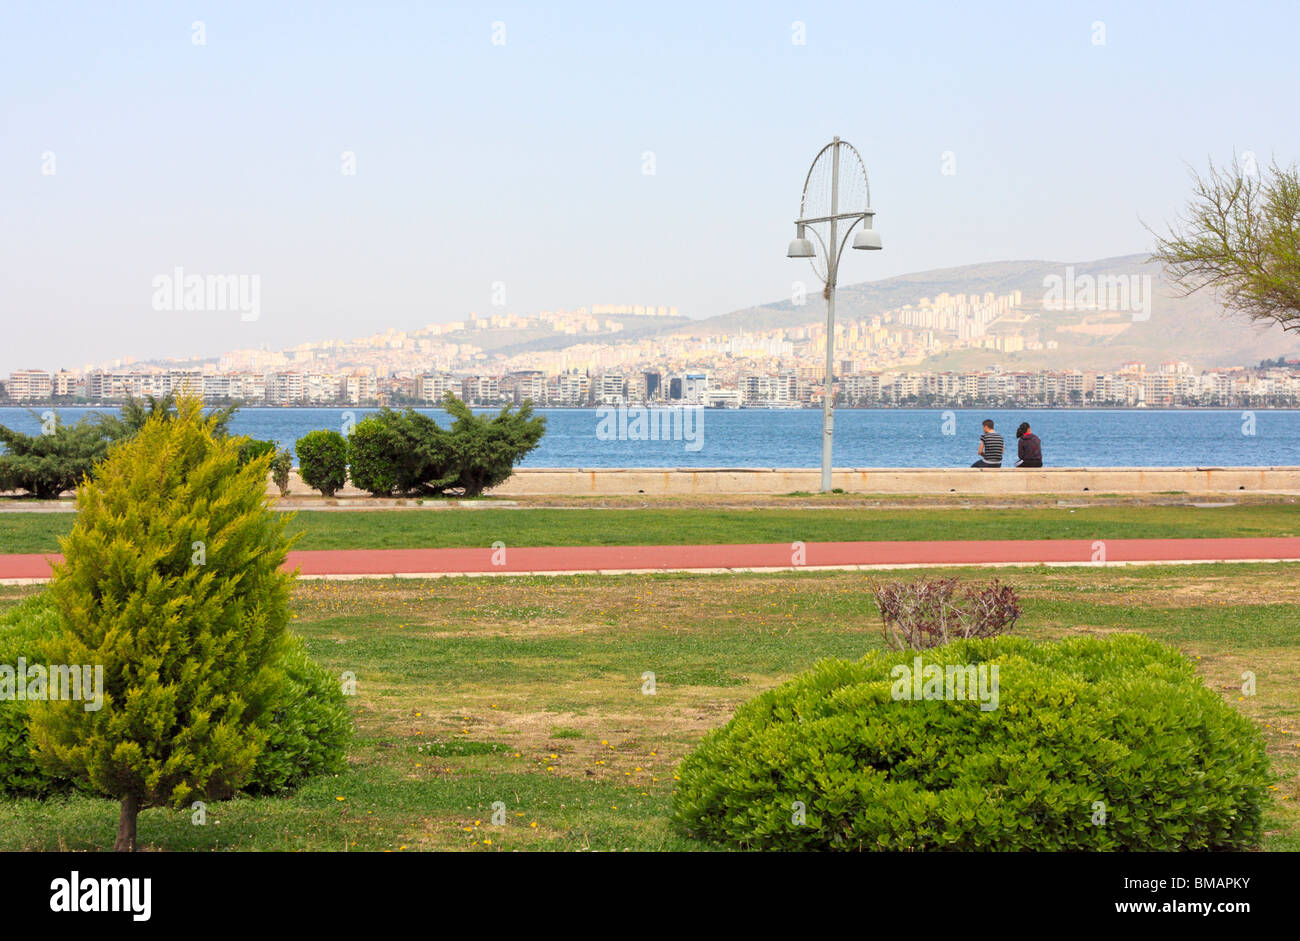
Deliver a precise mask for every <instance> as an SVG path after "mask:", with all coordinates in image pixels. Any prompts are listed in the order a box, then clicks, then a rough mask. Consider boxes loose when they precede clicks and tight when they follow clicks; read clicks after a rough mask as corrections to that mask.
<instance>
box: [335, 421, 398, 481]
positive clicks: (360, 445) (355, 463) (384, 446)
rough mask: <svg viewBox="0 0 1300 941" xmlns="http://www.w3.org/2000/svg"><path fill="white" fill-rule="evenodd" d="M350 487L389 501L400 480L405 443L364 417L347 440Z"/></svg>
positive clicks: (380, 424) (387, 426) (383, 426)
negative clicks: (351, 485) (349, 459)
mask: <svg viewBox="0 0 1300 941" xmlns="http://www.w3.org/2000/svg"><path fill="white" fill-rule="evenodd" d="M348 454H349V457H350V458H351V462H350V464H349V468H348V470H349V473H350V474H351V475H352V483H353V484H354V485H355V486H356V487H358V488H360V489H361V490H364V491H366V492H367V493H369V494H371V495H372V496H376V497H390V496H392V495H393V491H394V490H396V489H397V485H398V481H399V480H400V479H401V477H402V463H403V458H404V442H403V441H402V438H401V436H400V435H398V434H396V433H395V432H394V431H393V429H392V428H391V427H389V425H388V424H387V423H386V422H384V421H383V420H381V419H379V418H377V417H375V416H373V415H367V416H366V417H365V418H363V419H361V421H359V422H357V424H356V427H354V428H353V429H352V434H351V435H349V436H348Z"/></svg>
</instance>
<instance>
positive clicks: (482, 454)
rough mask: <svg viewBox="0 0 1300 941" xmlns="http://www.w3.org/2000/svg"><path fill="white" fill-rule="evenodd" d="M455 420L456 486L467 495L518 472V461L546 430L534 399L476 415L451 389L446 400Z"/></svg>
mask: <svg viewBox="0 0 1300 941" xmlns="http://www.w3.org/2000/svg"><path fill="white" fill-rule="evenodd" d="M443 408H445V409H446V410H447V411H448V413H449V414H451V416H452V417H453V418H455V421H454V422H453V423H452V426H451V434H452V441H453V444H454V447H455V449H456V460H457V464H458V465H459V473H458V475H457V478H456V484H455V486H457V487H459V488H460V489H461V490H463V491H464V493H465V496H467V497H477V496H479V495H480V494H482V493H483V491H484V490H488V489H491V488H492V487H495V486H497V485H499V484H501V483H503V482H504V481H506V480H507V479H509V477H510V475H511V474H513V473H514V469H515V465H516V464H518V463H519V462H520V461H522V460H523V459H524V457H525V456H526V455H527V454H528V452H529V451H531V450H533V448H535V447H537V445H538V442H540V441H541V440H542V435H543V434H545V433H546V418H545V416H542V415H538V416H534V415H533V408H532V403H530V402H525V403H524V404H523V405H521V406H520V407H519V410H518V411H514V410H513V407H512V406H509V405H507V406H506V407H505V408H503V409H502V410H501V411H500V412H499V413H498V414H496V415H495V416H493V417H492V418H487V417H486V416H482V415H475V414H474V412H473V411H472V410H471V409H470V407H469V406H468V405H466V404H465V403H464V402H462V401H461V400H460V399H458V398H456V396H454V395H452V394H451V393H450V392H448V393H447V397H446V398H445V399H444V400H443Z"/></svg>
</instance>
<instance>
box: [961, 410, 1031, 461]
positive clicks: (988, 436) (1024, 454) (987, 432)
mask: <svg viewBox="0 0 1300 941" xmlns="http://www.w3.org/2000/svg"><path fill="white" fill-rule="evenodd" d="M1016 438H1017V458H1018V459H1017V461H1016V467H1042V466H1043V442H1042V441H1040V440H1039V438H1038V435H1036V434H1034V433H1033V432H1032V431H1030V430H1029V422H1021V423H1020V427H1019V428H1017V429H1016ZM1002 451H1003V444H1002V436H1001V435H1000V434H998V433H997V432H995V431H994V430H993V419H991V418H986V419H985V420H984V434H982V435H980V459H979V460H978V461H976V462H975V463H974V464H972V465H971V467H1001V466H1002Z"/></svg>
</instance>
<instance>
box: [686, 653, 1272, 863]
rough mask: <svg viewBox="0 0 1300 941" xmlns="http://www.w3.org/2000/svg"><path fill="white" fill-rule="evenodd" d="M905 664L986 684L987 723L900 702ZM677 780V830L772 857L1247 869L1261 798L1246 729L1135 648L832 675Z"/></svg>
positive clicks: (739, 724)
mask: <svg viewBox="0 0 1300 941" xmlns="http://www.w3.org/2000/svg"><path fill="white" fill-rule="evenodd" d="M916 658H921V659H922V661H923V664H924V665H931V664H934V665H939V666H942V667H945V668H946V666H947V665H954V666H956V665H960V666H968V665H974V666H976V667H977V668H978V667H979V666H983V667H985V668H991V667H992V666H995V665H996V666H997V667H998V697H997V699H998V706H997V708H995V709H985V708H981V706H982V705H987V703H983V704H982V703H981V702H979V701H972V700H969V699H968V700H965V701H955V700H947V699H941V698H935V699H924V698H912V699H901V698H900V699H896V698H895V695H894V694H895V692H897V688H896V684H898V683H900V682H901V677H903V676H906V674H902V673H901V668H903V667H906V668H908V669H909V670H911V669H912V668H913V667H914V666H915V660H916ZM945 672H946V671H945ZM985 675H986V676H989V677H991V675H992V671H991V669H989V670H988V671H987V673H986V674H985ZM990 685H991V682H990ZM903 688H904V689H906V688H907V687H903ZM678 774H679V776H680V778H681V781H680V784H679V786H678V790H677V793H676V795H675V800H674V809H673V819H674V823H675V824H676V825H677V827H678V828H679V829H681V830H682V831H684V832H686V833H687V834H688V835H690V836H693V837H696V838H698V839H701V840H704V841H707V842H710V843H714V844H721V845H724V846H729V847H736V848H746V849H776V850H827V849H830V850H876V849H880V850H941V849H952V850H1031V851H1041V850H1159V851H1170V850H1240V849H1247V848H1250V847H1254V846H1256V845H1257V844H1258V842H1259V839H1260V836H1261V825H1262V823H1261V821H1262V814H1263V806H1264V803H1265V795H1266V788H1267V785H1268V784H1269V782H1270V780H1271V778H1270V774H1269V768H1268V762H1267V759H1266V757H1265V753H1264V745H1263V741H1262V739H1261V736H1260V734H1259V731H1258V729H1256V727H1255V726H1254V725H1253V724H1252V723H1251V722H1250V721H1249V720H1247V719H1245V718H1244V717H1242V716H1241V715H1240V714H1239V713H1238V712H1237V711H1236V710H1234V709H1233V708H1232V707H1231V706H1230V705H1228V704H1227V703H1225V702H1224V701H1223V700H1222V699H1221V698H1220V697H1219V696H1218V695H1217V694H1215V693H1213V692H1211V691H1210V690H1209V689H1207V688H1206V687H1205V686H1204V685H1203V684H1202V683H1201V682H1200V680H1199V679H1197V677H1196V675H1195V672H1194V669H1193V667H1192V665H1191V664H1190V663H1189V662H1188V661H1187V659H1186V658H1184V657H1183V656H1182V655H1181V654H1179V653H1178V652H1177V651H1175V650H1172V649H1170V648H1168V647H1165V646H1163V645H1161V644H1158V643H1156V642H1155V641H1152V640H1150V639H1148V638H1146V637H1143V636H1140V635H1118V636H1114V637H1109V638H1106V639H1097V638H1075V639H1071V640H1067V641H1064V642H1062V643H1050V644H1033V643H1030V642H1029V641H1027V640H1025V639H1023V638H1014V637H1001V638H995V639H987V640H962V641H956V642H954V643H952V644H949V645H947V646H945V647H940V648H937V649H934V650H929V651H925V652H924V653H923V654H917V653H913V652H911V651H907V652H895V651H889V652H879V653H873V654H870V655H868V656H867V657H864V658H863V659H862V660H860V661H857V662H849V661H843V660H826V661H823V662H821V663H819V664H818V665H817V666H816V667H814V668H813V669H812V670H810V671H808V672H806V673H804V674H802V675H800V676H798V677H796V678H795V679H793V680H791V681H790V682H788V683H785V684H784V685H782V686H780V687H778V688H776V689H773V690H770V691H768V692H767V693H764V694H763V695H761V696H759V697H758V698H756V699H754V700H753V701H751V702H749V703H747V704H746V705H744V706H742V707H741V708H740V709H739V710H738V711H737V713H736V715H735V718H733V719H732V721H731V722H730V723H728V724H727V725H726V726H724V727H723V728H721V729H718V730H716V731H714V732H712V733H710V734H709V735H708V736H706V738H705V739H704V740H703V742H701V744H700V745H699V747H698V748H697V749H696V750H695V752H694V753H692V754H691V755H690V756H689V757H687V758H686V760H685V761H684V762H683V763H682V765H681V767H680V768H679V770H678ZM796 802H801V805H800V804H797V803H796ZM801 806H802V823H799V822H798V821H799V820H800V819H801V818H800V809H801ZM1103 814H1104V817H1103V816H1102V815H1103ZM1099 821H1101V822H1099Z"/></svg>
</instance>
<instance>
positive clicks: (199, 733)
mask: <svg viewBox="0 0 1300 941" xmlns="http://www.w3.org/2000/svg"><path fill="white" fill-rule="evenodd" d="M217 431H218V429H217V428H216V423H215V421H214V420H213V419H212V418H208V419H205V418H204V417H203V415H202V412H201V409H200V405H199V402H198V401H197V400H196V399H182V400H181V401H180V402H179V403H178V406H177V411H176V413H175V415H174V416H172V417H171V418H170V420H168V418H167V417H166V416H164V415H153V416H151V417H150V418H149V419H148V420H147V421H146V422H145V423H144V425H143V427H141V429H140V431H139V433H138V434H137V435H135V436H134V437H132V438H130V439H129V440H127V441H125V442H123V443H122V444H120V445H118V446H117V447H115V448H113V449H112V450H111V451H110V452H109V454H108V457H107V458H106V459H105V460H104V461H103V462H102V463H100V464H99V465H98V466H97V467H96V469H95V472H94V473H93V475H92V476H91V477H89V478H88V479H87V480H86V482H85V483H83V484H82V485H81V486H80V488H79V489H78V491H77V508H78V513H77V522H76V525H75V526H74V527H73V530H72V532H71V534H70V535H69V536H68V537H67V538H66V539H64V540H63V542H62V548H63V553H64V557H65V562H64V563H63V564H62V565H60V566H58V567H57V568H56V570H55V573H54V578H53V581H52V584H51V587H50V592H51V595H52V597H53V599H54V601H55V604H56V605H57V607H58V609H59V612H60V614H61V617H62V619H63V632H62V634H61V635H60V637H59V638H58V639H57V640H55V641H53V642H52V645H51V648H50V649H49V650H48V651H47V653H48V654H49V656H50V657H51V661H52V662H61V663H66V664H91V665H102V666H103V668H104V670H103V676H104V690H103V706H102V708H101V709H99V710H98V711H88V710H86V709H85V708H84V707H85V703H83V702H75V701H74V702H66V701H65V702H48V703H42V704H39V707H38V708H34V709H33V713H32V724H31V734H32V741H33V744H34V750H35V754H36V757H37V759H38V761H40V762H41V763H42V764H43V765H44V766H45V767H46V768H47V769H49V770H52V771H56V772H59V773H63V774H68V775H71V776H72V777H75V778H78V779H80V780H82V781H84V782H86V783H87V784H89V786H90V787H91V788H92V789H93V790H95V791H96V792H98V793H100V794H103V795H105V796H110V797H114V798H117V799H118V800H120V801H121V817H120V821H119V824H118V831H117V839H116V842H115V844H114V849H116V850H133V849H135V845H136V818H137V814H138V813H139V811H140V810H141V809H142V808H144V807H149V806H172V807H177V808H179V807H184V806H186V805H187V804H188V803H189V802H191V801H194V800H198V799H201V798H207V799H220V798H223V797H227V796H229V795H230V794H232V793H233V792H234V791H235V790H236V789H238V788H239V787H240V786H241V785H242V784H243V783H244V782H245V781H246V780H247V779H248V775H249V773H250V771H251V769H252V768H253V765H254V762H255V760H256V758H257V756H258V754H259V752H260V751H261V749H262V746H263V744H264V742H265V740H266V732H265V730H264V728H259V722H258V721H257V720H258V719H259V717H260V716H261V715H262V713H263V712H264V710H266V709H268V708H271V707H272V706H273V703H271V702H270V701H269V700H270V699H271V696H272V691H273V690H274V689H275V688H276V686H277V683H278V682H279V680H280V677H279V675H278V673H277V670H278V668H277V667H276V666H275V665H274V663H275V653H276V650H277V649H278V646H279V644H280V642H281V639H282V637H283V636H284V633H285V625H286V623H287V621H288V599H289V585H290V581H291V579H292V575H291V574H288V573H284V572H281V571H280V566H281V564H282V563H283V562H284V560H285V556H286V553H287V551H288V548H289V540H288V539H287V537H286V536H285V532H284V528H285V525H286V522H287V521H286V520H285V519H284V518H283V517H281V516H280V515H279V514H277V513H274V512H272V511H271V510H270V509H269V507H268V500H267V498H266V496H265V493H264V491H265V488H266V476H267V465H268V462H269V461H270V455H269V454H268V455H263V456H262V457H259V458H257V459H255V460H253V461H250V462H249V463H247V464H246V465H244V466H243V467H240V466H239V440H238V439H233V438H227V437H221V436H219V434H217V433H216V432H217Z"/></svg>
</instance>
